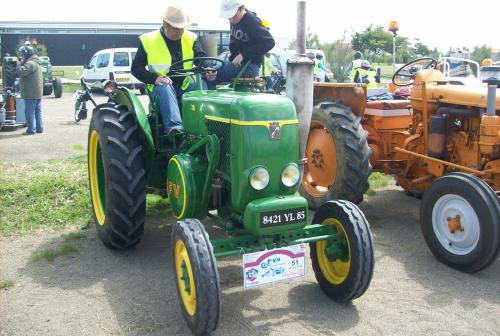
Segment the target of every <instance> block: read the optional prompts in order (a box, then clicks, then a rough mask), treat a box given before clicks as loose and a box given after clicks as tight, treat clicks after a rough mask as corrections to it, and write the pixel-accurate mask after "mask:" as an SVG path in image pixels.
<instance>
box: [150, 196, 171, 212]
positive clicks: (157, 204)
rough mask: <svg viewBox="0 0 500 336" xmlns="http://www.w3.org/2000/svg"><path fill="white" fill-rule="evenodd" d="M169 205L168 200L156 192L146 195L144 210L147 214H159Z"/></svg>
mask: <svg viewBox="0 0 500 336" xmlns="http://www.w3.org/2000/svg"><path fill="white" fill-rule="evenodd" d="M169 207H170V200H169V199H168V198H165V197H162V196H160V195H156V194H148V195H147V196H146V211H147V214H148V216H153V217H156V216H161V215H162V214H163V215H164V214H165V211H166V209H168V208H169Z"/></svg>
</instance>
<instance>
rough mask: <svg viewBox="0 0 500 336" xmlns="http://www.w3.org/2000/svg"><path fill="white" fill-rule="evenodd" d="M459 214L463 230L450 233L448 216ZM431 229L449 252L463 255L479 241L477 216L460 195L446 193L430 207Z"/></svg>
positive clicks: (453, 216) (471, 249) (452, 216)
mask: <svg viewBox="0 0 500 336" xmlns="http://www.w3.org/2000/svg"><path fill="white" fill-rule="evenodd" d="M457 215H458V216H460V223H461V225H462V228H463V231H458V230H457V231H455V232H454V233H452V232H451V231H450V228H449V227H448V218H455V217H456V216H457ZM432 229H433V230H434V234H435V235H436V238H437V239H438V241H439V243H440V244H441V245H442V246H443V247H444V248H445V249H446V250H447V251H448V252H450V253H452V254H456V255H465V254H468V253H470V252H472V251H473V250H474V248H476V246H477V243H478V242H479V234H480V227H479V218H478V217H477V215H476V212H475V211H474V209H473V208H472V206H471V205H470V203H469V202H467V200H466V199H465V198H463V197H461V196H458V195H454V194H447V195H444V196H442V197H441V198H439V199H438V200H437V202H436V203H435V204H434V207H433V209H432Z"/></svg>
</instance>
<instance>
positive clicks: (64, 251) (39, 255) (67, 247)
mask: <svg viewBox="0 0 500 336" xmlns="http://www.w3.org/2000/svg"><path fill="white" fill-rule="evenodd" d="M76 251H78V248H77V247H76V246H75V245H73V244H68V243H66V244H64V245H62V246H60V247H58V248H55V249H47V250H44V251H38V252H35V253H33V254H32V255H31V258H30V260H31V261H41V260H46V261H54V259H56V258H57V257H60V256H63V255H68V254H71V253H74V252H76Z"/></svg>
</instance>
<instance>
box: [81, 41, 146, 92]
mask: <svg viewBox="0 0 500 336" xmlns="http://www.w3.org/2000/svg"><path fill="white" fill-rule="evenodd" d="M136 52H137V48H113V49H104V50H99V51H98V52H96V53H95V54H94V56H92V58H91V59H90V61H89V62H88V63H87V64H85V65H84V66H83V67H84V70H83V73H82V76H81V77H82V78H83V79H85V81H86V82H87V83H88V84H89V85H90V86H91V88H94V89H102V88H103V83H104V82H105V81H106V80H114V81H116V82H117V83H118V84H119V85H120V86H125V87H127V88H129V89H139V90H140V92H141V93H145V92H146V87H145V85H144V83H142V82H140V81H139V80H138V79H137V78H135V77H134V76H132V70H131V66H132V60H133V59H134V57H135V54H136Z"/></svg>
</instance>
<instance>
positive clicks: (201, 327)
mask: <svg viewBox="0 0 500 336" xmlns="http://www.w3.org/2000/svg"><path fill="white" fill-rule="evenodd" d="M172 257H173V263H172V264H173V267H174V274H175V284H176V286H177V293H178V296H179V301H180V305H181V308H182V313H183V315H184V319H185V320H186V323H187V324H188V326H189V328H190V329H191V331H192V332H193V334H195V335H207V334H210V333H211V332H212V331H214V330H215V329H216V328H217V325H218V324H219V315H220V311H221V291H220V284H219V272H218V270H217V265H216V260H215V256H214V252H213V248H212V244H211V242H210V239H209V237H208V234H207V232H206V231H205V228H204V227H203V225H202V224H201V222H200V221H199V220H197V219H184V220H180V221H178V222H176V223H175V225H174V226H173V228H172Z"/></svg>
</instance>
